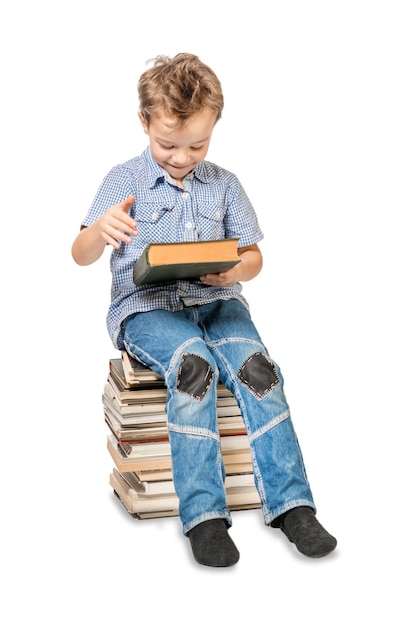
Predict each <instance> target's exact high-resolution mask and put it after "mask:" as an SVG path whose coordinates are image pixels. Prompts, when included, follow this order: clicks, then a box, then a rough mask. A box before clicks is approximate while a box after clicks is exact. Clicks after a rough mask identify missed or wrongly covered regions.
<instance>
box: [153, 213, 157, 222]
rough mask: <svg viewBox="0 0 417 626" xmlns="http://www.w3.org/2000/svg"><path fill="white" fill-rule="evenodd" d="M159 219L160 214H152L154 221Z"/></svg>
mask: <svg viewBox="0 0 417 626" xmlns="http://www.w3.org/2000/svg"><path fill="white" fill-rule="evenodd" d="M157 217H158V213H152V219H153V221H155V220H156V219H157Z"/></svg>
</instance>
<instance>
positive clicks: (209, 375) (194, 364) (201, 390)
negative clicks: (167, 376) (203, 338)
mask: <svg viewBox="0 0 417 626" xmlns="http://www.w3.org/2000/svg"><path fill="white" fill-rule="evenodd" d="M213 378H214V370H213V368H212V367H211V365H210V363H208V361H206V360H205V359H203V357H201V356H198V355H197V354H190V353H186V354H183V355H182V358H181V362H180V364H179V367H178V371H177V382H176V389H177V391H180V392H181V393H186V394H187V395H189V396H191V397H192V398H195V399H196V400H198V401H199V402H202V401H203V400H204V398H205V396H206V394H207V392H208V390H209V389H210V386H211V384H212V382H213Z"/></svg>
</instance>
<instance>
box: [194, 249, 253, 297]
mask: <svg viewBox="0 0 417 626" xmlns="http://www.w3.org/2000/svg"><path fill="white" fill-rule="evenodd" d="M238 254H239V259H240V263H238V264H237V265H234V266H233V267H231V268H230V270H227V272H222V273H221V274H206V275H205V276H200V280H201V282H202V283H204V284H205V285H212V286H219V287H230V286H231V285H234V284H235V283H237V282H240V281H245V280H252V278H255V276H257V275H258V274H259V272H260V271H261V268H262V254H261V251H260V250H259V247H258V246H257V245H256V244H253V245H252V246H246V247H245V248H239V250H238Z"/></svg>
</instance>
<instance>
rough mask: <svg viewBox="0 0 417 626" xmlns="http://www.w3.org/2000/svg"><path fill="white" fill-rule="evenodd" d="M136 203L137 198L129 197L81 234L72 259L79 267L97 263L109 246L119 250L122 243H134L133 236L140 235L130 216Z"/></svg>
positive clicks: (74, 244) (75, 244) (76, 242)
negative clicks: (131, 208) (131, 209)
mask: <svg viewBox="0 0 417 626" xmlns="http://www.w3.org/2000/svg"><path fill="white" fill-rule="evenodd" d="M134 202H135V197H134V196H129V197H128V198H126V200H123V202H121V203H120V204H116V205H114V206H112V207H110V209H109V210H108V211H106V213H104V214H103V215H102V216H101V217H99V218H98V220H97V221H96V222H94V224H91V226H88V227H87V228H83V229H82V230H81V231H80V232H79V234H78V235H77V237H76V239H75V241H74V243H73V244H72V249H71V253H72V257H73V259H74V261H75V262H76V263H78V265H90V264H91V263H94V262H95V261H97V259H99V258H100V257H101V255H102V254H103V251H104V248H105V247H106V245H107V244H110V245H111V246H113V248H116V249H118V248H120V242H121V241H123V242H124V243H130V242H131V241H132V236H133V237H134V236H136V235H137V234H138V232H137V230H136V224H135V221H134V220H133V219H132V218H131V217H130V215H129V210H130V207H131V206H132V204H133V203H134Z"/></svg>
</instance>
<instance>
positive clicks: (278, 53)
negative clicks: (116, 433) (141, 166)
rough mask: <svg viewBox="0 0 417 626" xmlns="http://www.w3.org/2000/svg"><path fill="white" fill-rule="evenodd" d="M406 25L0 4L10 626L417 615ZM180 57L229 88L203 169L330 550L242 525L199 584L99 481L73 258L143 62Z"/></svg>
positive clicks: (127, 119) (169, 547)
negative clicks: (239, 194) (204, 67)
mask: <svg viewBox="0 0 417 626" xmlns="http://www.w3.org/2000/svg"><path fill="white" fill-rule="evenodd" d="M416 27H417V23H416V18H415V13H414V3H413V2H411V1H410V2H406V1H402V0H396V1H395V2H394V1H384V0H379V1H371V0H361V1H356V0H350V1H349V2H347V1H346V2H344V1H343V2H337V1H335V0H333V1H331V0H328V1H324V0H320V1H317V2H316V1H312V0H310V1H302V0H300V1H294V2H281V1H278V2H275V3H271V2H266V1H264V0H258V1H257V2H246V1H244V2H240V3H232V2H230V3H227V2H224V1H223V2H219V1H217V0H211V2H207V3H203V4H201V3H196V2H188V1H186V0H185V1H183V2H182V3H177V4H175V3H169V2H166V1H165V0H160V1H159V2H156V3H150V2H149V3H144V2H140V1H139V0H137V1H136V2H133V1H128V0H118V1H117V2H109V1H106V0H102V1H101V2H100V3H98V2H89V1H88V0H84V1H83V2H78V1H73V2H68V3H60V2H47V1H46V0H44V1H42V0H40V1H38V2H27V1H26V2H25V1H22V2H15V3H4V5H2V9H1V11H0V48H1V49H0V52H1V88H2V90H1V91H2V96H1V99H0V101H1V117H0V124H1V127H0V131H1V135H0V137H1V138H0V150H1V200H2V202H1V204H2V223H3V226H2V229H1V240H2V245H1V261H2V265H1V267H2V307H1V320H2V331H3V341H2V347H1V350H2V360H3V374H2V396H3V397H2V409H1V413H2V423H3V426H2V454H1V465H2V490H3V493H2V496H3V497H2V505H3V506H2V511H3V512H2V514H1V516H2V535H1V537H2V543H3V547H2V557H1V567H2V570H3V572H4V574H5V578H6V580H4V579H3V589H2V592H3V595H4V599H3V600H2V606H1V610H2V611H4V612H5V614H6V613H7V617H5V618H4V619H2V623H4V624H7V625H8V626H9V625H13V624H32V623H39V624H45V625H49V624H54V625H56V624H59V625H66V624H74V623H77V624H82V625H84V624H88V625H90V624H103V625H105V626H107V625H110V624H111V625H115V624H122V623H123V622H127V621H129V622H130V623H134V624H136V623H154V624H164V623H167V622H168V621H169V620H172V619H176V620H178V622H179V623H182V624H194V623H198V624H213V623H216V622H221V623H250V622H251V621H255V620H259V621H260V622H261V623H271V624H275V623H277V624H278V623H288V621H289V620H291V623H292V624H296V625H297V626H298V625H302V624H305V623H313V624H323V625H326V626H327V625H332V626H333V625H334V624H342V625H345V624H349V625H351V624H358V625H362V624H364V625H365V624H366V625H368V624H376V623H379V621H380V620H382V619H384V620H385V622H384V623H387V624H393V623H395V624H401V626H405V625H408V624H410V625H411V624H415V623H416V610H415V603H414V601H413V598H412V596H414V591H415V576H414V574H413V572H414V568H415V564H416V548H415V546H416V539H415V538H416V532H417V530H416V526H415V509H416V507H415V500H416V487H415V480H416V467H415V461H414V459H415V452H414V447H415V446H414V439H415V435H414V432H415V422H416V417H417V411H416V399H415V395H416V347H417V345H416V344H417V342H416V331H415V323H416V313H417V311H416V305H415V286H416V281H415V275H416V252H415V247H416V246H415V240H416V229H415V221H414V214H415V212H416V165H417V163H416V161H417V158H416V145H417V127H416V110H417V94H416V58H417V44H416ZM183 51H187V52H193V53H196V54H198V55H199V56H200V58H201V59H202V60H203V61H204V62H206V63H208V64H209V65H210V66H212V67H213V69H214V70H215V71H216V73H217V74H218V76H219V78H220V80H221V81H222V84H223V88H224V94H225V101H226V106H225V109H224V115H223V119H222V120H221V121H220V122H219V124H218V125H217V127H216V129H215V132H214V136H213V141H212V146H211V149H210V152H209V158H210V160H212V161H215V162H217V163H219V164H220V165H222V166H224V167H226V168H228V169H230V170H232V171H233V172H235V173H236V174H237V175H238V176H239V178H240V180H241V181H242V183H243V185H244V187H245V188H246V190H247V192H248V194H249V196H250V198H251V200H252V202H253V204H254V206H255V208H256V210H257V212H258V215H259V219H260V222H261V226H262V228H263V230H264V232H265V235H266V236H265V240H264V241H263V243H262V250H263V253H264V269H263V272H262V274H261V275H260V276H259V277H258V278H257V279H256V280H255V281H253V282H252V283H249V284H245V286H244V290H245V294H246V295H247V297H248V299H249V301H250V302H251V308H252V313H253V316H254V319H255V321H256V323H257V325H258V327H259V329H260V331H261V335H262V336H263V339H264V341H265V343H266V344H267V346H268V347H269V350H270V352H271V354H272V355H273V356H274V358H276V360H277V361H278V362H279V363H280V365H281V368H282V370H283V373H284V376H285V383H286V393H287V396H288V400H289V403H290V406H291V409H292V414H293V419H294V423H295V427H296V430H297V433H298V435H299V439H300V442H301V446H302V449H303V453H304V457H305V461H306V465H307V471H308V474H309V478H310V482H311V484H312V488H313V493H314V496H315V499H316V504H317V506H318V517H319V519H320V521H322V523H323V524H324V525H325V526H326V527H327V528H328V529H329V530H330V531H331V532H332V533H334V534H335V535H336V536H337V538H338V540H339V546H338V549H337V551H336V552H335V553H334V554H333V555H331V556H329V557H327V558H326V559H321V560H317V561H316V560H308V559H306V558H304V557H303V556H302V555H300V554H298V553H297V552H296V551H295V548H294V547H293V546H292V545H290V544H289V543H288V542H287V541H286V540H285V538H284V536H283V535H282V533H280V532H278V531H273V530H271V529H269V528H267V527H265V526H264V524H263V521H262V518H261V514H260V511H241V512H236V513H234V515H233V519H234V525H233V528H232V529H231V534H232V537H233V538H234V540H235V541H236V543H237V545H238V547H239V549H240V552H241V560H240V562H239V564H238V565H237V566H236V567H234V568H229V569H226V570H217V569H211V568H203V567H199V566H198V565H197V564H195V562H194V561H193V558H192V556H191V552H190V547H189V544H188V541H187V540H186V539H185V538H183V537H182V535H181V530H180V525H179V520H178V519H177V518H171V519H162V520H148V521H137V520H134V519H132V518H130V517H129V515H128V514H127V513H126V512H125V511H124V510H123V509H122V508H121V506H120V505H119V504H118V502H117V501H116V499H115V497H114V496H113V494H112V491H111V488H110V486H109V484H108V475H109V473H110V471H111V468H112V462H111V459H110V456H109V455H108V453H107V450H106V436H107V431H106V429H105V425H104V421H103V417H102V407H101V392H102V388H103V385H104V382H105V378H106V376H107V370H108V360H109V358H110V357H113V356H117V355H118V353H117V352H116V351H115V350H114V348H113V347H112V345H111V344H110V340H109V338H108V336H107V331H106V328H105V314H106V309H107V305H108V299H109V289H110V274H109V269H108V257H107V258H106V256H107V255H106V254H105V255H104V256H103V258H102V259H100V261H99V262H97V263H96V264H94V265H92V266H90V267H87V268H80V267H78V266H76V265H75V263H74V262H73V261H72V258H71V255H70V248H71V244H72V241H73V239H74V238H75V236H76V234H77V232H78V229H79V225H80V222H81V220H82V218H83V217H84V215H85V214H86V212H87V210H88V207H89V204H90V202H91V201H92V198H93V196H94V194H95V192H96V190H97V188H98V186H99V184H100V182H101V180H102V178H103V177H104V175H105V174H106V173H107V171H108V170H109V169H110V168H111V167H112V166H113V165H115V164H116V163H119V162H121V161H124V160H126V159H128V158H130V157H132V156H134V155H135V154H138V153H139V152H141V151H142V149H143V148H144V147H145V146H146V138H145V136H144V135H143V133H142V130H141V128H140V126H139V122H138V120H137V117H136V114H137V106H138V105H137V93H136V83H137V80H138V78H139V75H140V74H141V73H142V71H144V69H145V67H146V66H145V63H146V61H147V60H148V59H151V58H153V57H154V56H156V55H157V54H168V55H174V54H176V53H177V52H183Z"/></svg>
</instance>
